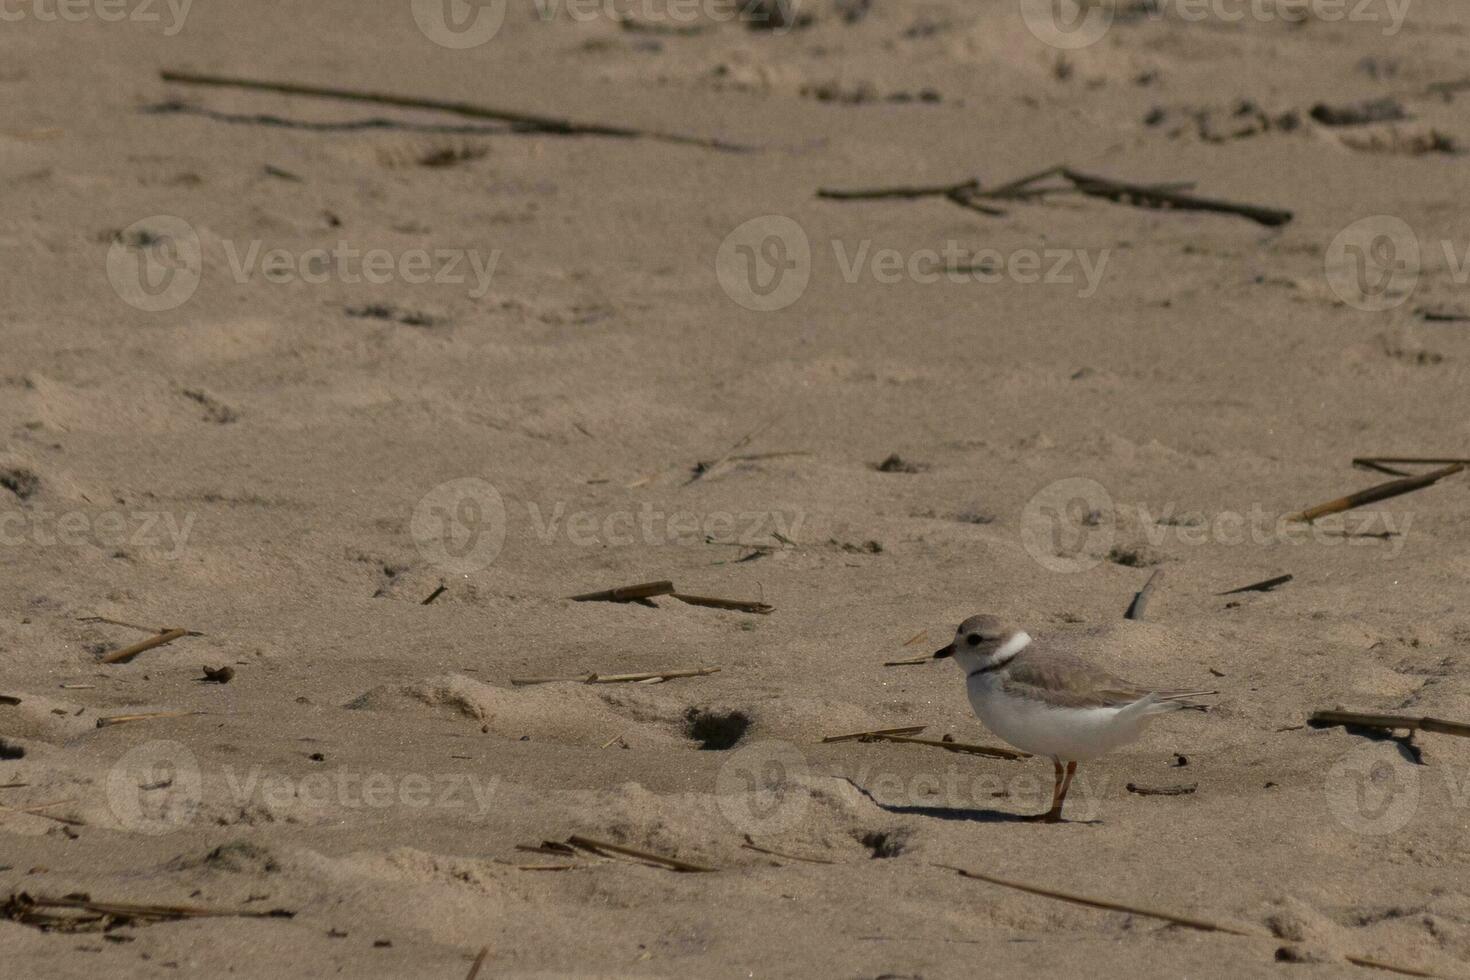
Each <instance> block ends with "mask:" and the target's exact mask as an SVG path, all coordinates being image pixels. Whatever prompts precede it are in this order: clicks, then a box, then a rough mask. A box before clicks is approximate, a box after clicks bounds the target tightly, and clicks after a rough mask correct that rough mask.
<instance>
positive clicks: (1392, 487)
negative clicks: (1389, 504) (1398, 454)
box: [1286, 463, 1465, 524]
mask: <svg viewBox="0 0 1470 980" xmlns="http://www.w3.org/2000/svg"><path fill="white" fill-rule="evenodd" d="M1464 468H1465V464H1464V463H1452V464H1450V465H1449V466H1446V467H1443V468H1442V469H1437V470H1432V471H1431V472H1428V473H1424V474H1422V475H1420V476H1410V477H1405V478H1404V479H1402V480H1390V481H1389V482H1387V483H1380V484H1378V485H1376V486H1371V487H1368V488H1366V489H1363V490H1359V491H1357V492H1356V493H1350V494H1348V495H1347V496H1346V497H1339V498H1337V499H1336V500H1329V501H1327V503H1325V504H1318V505H1317V506H1315V507H1308V508H1307V509H1306V510H1304V511H1301V512H1300V513H1296V514H1292V515H1291V516H1290V517H1288V518H1286V520H1288V521H1298V522H1303V523H1307V524H1310V523H1312V522H1313V521H1315V520H1316V519H1317V518H1319V517H1325V516H1327V515H1328V514H1339V513H1341V512H1343V511H1345V510H1352V509H1353V508H1354V507H1362V506H1363V505H1364V504H1372V503H1377V502H1378V501H1380V500H1388V499H1389V498H1390V497H1398V496H1401V495H1402V494H1406V493H1412V492H1414V491H1415V490H1422V489H1424V488H1425V487H1427V486H1431V485H1433V484H1435V483H1438V482H1439V481H1440V480H1443V479H1444V478H1445V477H1447V476H1453V475H1454V474H1456V473H1458V472H1460V471H1461V470H1463V469H1464Z"/></svg>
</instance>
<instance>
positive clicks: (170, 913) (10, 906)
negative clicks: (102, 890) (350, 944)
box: [0, 892, 296, 928]
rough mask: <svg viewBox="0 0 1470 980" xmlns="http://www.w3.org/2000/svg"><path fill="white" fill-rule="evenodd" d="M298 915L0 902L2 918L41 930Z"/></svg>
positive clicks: (37, 899)
mask: <svg viewBox="0 0 1470 980" xmlns="http://www.w3.org/2000/svg"><path fill="white" fill-rule="evenodd" d="M48 909H71V910H75V911H79V912H85V913H88V914H89V915H91V916H92V917H93V918H91V919H79V918H77V917H75V916H64V915H59V914H56V913H53V912H49V911H47V910H48ZM295 915H296V913H295V912H293V911H290V910H288V909H269V910H262V911H256V910H254V909H214V908H203V907H200V906H197V905H137V904H134V903H132V902H98V901H94V900H92V899H91V898H88V897H86V896H71V895H68V896H65V897H62V898H54V897H50V896H46V895H29V894H27V893H25V892H15V893H12V894H11V895H10V896H9V897H8V898H6V899H5V900H4V901H3V902H0V918H8V919H11V920H13V921H16V922H24V923H27V924H31V925H39V926H40V927H41V928H66V927H67V926H68V925H70V926H72V927H75V926H77V925H86V924H89V923H91V922H97V921H105V920H120V921H123V922H130V921H153V922H166V921H169V920H175V919H204V918H245V919H290V918H293V917H294V916H295Z"/></svg>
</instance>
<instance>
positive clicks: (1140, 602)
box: [1123, 568, 1164, 619]
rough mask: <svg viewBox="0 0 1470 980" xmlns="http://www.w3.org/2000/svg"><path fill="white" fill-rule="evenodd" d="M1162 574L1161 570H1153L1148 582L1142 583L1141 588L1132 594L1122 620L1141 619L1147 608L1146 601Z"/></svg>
mask: <svg viewBox="0 0 1470 980" xmlns="http://www.w3.org/2000/svg"><path fill="white" fill-rule="evenodd" d="M1163 574H1164V570H1163V569H1162V568H1156V569H1154V573H1153V574H1152V575H1150V576H1149V577H1148V581H1147V582H1145V583H1143V588H1141V589H1139V590H1138V591H1137V592H1135V593H1134V594H1133V601H1132V602H1130V603H1128V611H1127V612H1125V613H1123V618H1124V619H1142V618H1143V611H1144V610H1145V609H1146V608H1148V600H1149V598H1150V597H1151V596H1152V595H1153V592H1154V585H1155V584H1156V583H1157V582H1158V580H1159V576H1160V575H1163Z"/></svg>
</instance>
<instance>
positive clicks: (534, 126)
mask: <svg viewBox="0 0 1470 980" xmlns="http://www.w3.org/2000/svg"><path fill="white" fill-rule="evenodd" d="M159 77H160V78H162V79H163V80H164V81H165V82H176V83H178V84H181V85H208V86H213V87H216V88H241V89H249V90H250V91H253V92H274V93H276V94H277V95H304V96H311V97H313V98H322V99H342V100H344V101H347V102H369V103H373V104H375V105H389V106H396V107H397V108H400V109H430V110H434V111H436V112H448V113H452V114H453V115H456V116H466V117H469V118H471V119H494V120H496V121H498V122H503V123H509V124H510V125H511V128H512V129H513V130H516V131H520V132H536V133H547V134H550V135H554V136H608V137H614V138H618V139H651V140H660V141H662V142H665V143H682V144H685V145H688V146H702V147H705V148H706V149H711V150H726V151H732V152H749V151H751V150H752V149H754V147H749V146H739V145H737V144H734V143H726V142H724V141H722V140H716V139H706V138H704V137H699V136H685V135H682V134H679V133H664V132H659V131H657V130H650V129H636V128H634V127H631V126H612V125H608V124H606V123H583V122H574V121H573V120H570V119H563V118H559V117H557V116H543V115H540V114H537V113H533V112H520V111H516V110H513V109H497V108H494V107H491V106H483V105H475V104H473V103H470V102H452V101H448V100H445V99H424V98H416V97H414V96H407V95H393V94H390V93H386V92H364V91H361V90H358V89H345V88H335V87H332V86H329V85H303V84H298V83H295V82H269V81H261V80H258V79H252V78H239V77H233V76H226V75H207V74H201V73H198V72H188V71H171V70H168V69H164V70H163V71H161V72H159Z"/></svg>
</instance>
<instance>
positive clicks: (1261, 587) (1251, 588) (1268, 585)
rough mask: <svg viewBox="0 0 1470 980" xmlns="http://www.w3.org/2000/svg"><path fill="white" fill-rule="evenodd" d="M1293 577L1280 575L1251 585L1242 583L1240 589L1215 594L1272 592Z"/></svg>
mask: <svg viewBox="0 0 1470 980" xmlns="http://www.w3.org/2000/svg"><path fill="white" fill-rule="evenodd" d="M1293 577H1294V576H1292V575H1278V576H1276V577H1275V578H1268V579H1265V580H1263V581H1260V582H1252V583H1251V584H1250V585H1242V586H1241V587H1240V588H1238V589H1230V590H1229V591H1227V592H1216V593H1215V595H1217V596H1219V595H1238V594H1239V593H1241V592H1270V591H1271V590H1272V589H1275V588H1278V587H1280V586H1283V585H1285V584H1286V583H1287V582H1290V581H1291V580H1292V578H1293Z"/></svg>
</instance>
